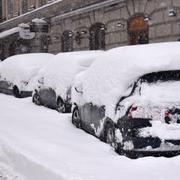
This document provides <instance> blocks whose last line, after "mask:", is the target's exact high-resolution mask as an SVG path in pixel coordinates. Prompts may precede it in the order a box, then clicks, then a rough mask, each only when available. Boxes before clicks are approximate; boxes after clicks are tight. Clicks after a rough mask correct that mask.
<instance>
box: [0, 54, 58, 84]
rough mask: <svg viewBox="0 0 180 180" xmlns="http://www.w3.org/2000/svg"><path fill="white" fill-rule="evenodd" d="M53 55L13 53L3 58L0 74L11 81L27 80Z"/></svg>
mask: <svg viewBox="0 0 180 180" xmlns="http://www.w3.org/2000/svg"><path fill="white" fill-rule="evenodd" d="M53 56H54V55H53V54H49V53H30V54H22V55H15V56H11V57H9V58H7V59H5V60H4V61H3V62H2V63H1V66H0V74H1V76H2V77H4V78H6V80H9V81H11V82H13V81H15V80H17V79H19V80H28V79H29V78H30V77H31V76H34V75H35V74H37V72H38V71H39V69H40V68H42V67H43V66H44V65H45V64H46V63H48V62H49V60H51V59H52V57H53Z"/></svg>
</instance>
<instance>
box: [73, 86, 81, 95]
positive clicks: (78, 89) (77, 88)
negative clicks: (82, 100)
mask: <svg viewBox="0 0 180 180" xmlns="http://www.w3.org/2000/svg"><path fill="white" fill-rule="evenodd" d="M74 89H75V90H76V92H78V93H80V94H83V88H82V86H77V87H74Z"/></svg>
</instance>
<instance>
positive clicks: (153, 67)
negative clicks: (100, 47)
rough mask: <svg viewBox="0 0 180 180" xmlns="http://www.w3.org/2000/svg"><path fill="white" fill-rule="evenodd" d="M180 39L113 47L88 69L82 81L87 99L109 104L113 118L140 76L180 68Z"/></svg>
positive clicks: (85, 98) (108, 112)
mask: <svg viewBox="0 0 180 180" xmlns="http://www.w3.org/2000/svg"><path fill="white" fill-rule="evenodd" d="M179 49H180V43H179V42H172V43H157V44H148V45H137V46H125V47H119V48H114V49H111V50H109V51H107V52H105V53H104V55H102V56H100V58H99V59H98V60H97V61H95V62H94V63H93V64H92V66H91V67H90V68H89V69H88V70H87V71H86V73H85V74H84V77H82V78H83V79H85V81H83V80H80V81H81V82H83V83H82V89H83V95H82V97H83V98H84V100H85V101H87V102H93V104H96V105H99V106H100V105H105V106H106V115H107V116H108V117H110V118H112V119H113V118H114V113H115V105H116V103H117V102H118V100H119V98H120V97H121V96H123V95H125V92H126V91H127V89H128V87H129V86H130V85H131V84H132V83H133V82H134V81H135V80H136V79H137V78H139V77H140V76H142V75H144V74H146V73H150V72H157V71H165V70H178V69H180V60H179V59H180V51H179Z"/></svg>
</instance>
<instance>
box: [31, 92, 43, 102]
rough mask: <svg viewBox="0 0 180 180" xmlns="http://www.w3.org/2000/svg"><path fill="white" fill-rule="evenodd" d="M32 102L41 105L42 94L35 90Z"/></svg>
mask: <svg viewBox="0 0 180 180" xmlns="http://www.w3.org/2000/svg"><path fill="white" fill-rule="evenodd" d="M32 102H33V103H34V104H36V105H41V100H40V95H39V93H38V92H35V93H34V95H33V97H32Z"/></svg>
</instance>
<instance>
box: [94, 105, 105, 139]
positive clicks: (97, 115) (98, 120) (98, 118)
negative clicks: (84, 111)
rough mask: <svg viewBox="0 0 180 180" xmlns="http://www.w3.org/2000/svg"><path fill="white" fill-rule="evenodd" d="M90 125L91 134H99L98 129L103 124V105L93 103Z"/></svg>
mask: <svg viewBox="0 0 180 180" xmlns="http://www.w3.org/2000/svg"><path fill="white" fill-rule="evenodd" d="M91 109H92V110H91V126H92V128H93V134H95V135H96V136H100V133H101V132H100V129H102V127H101V126H103V121H102V120H103V119H104V117H105V107H104V106H100V107H99V106H96V105H93V106H92V108H91Z"/></svg>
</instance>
